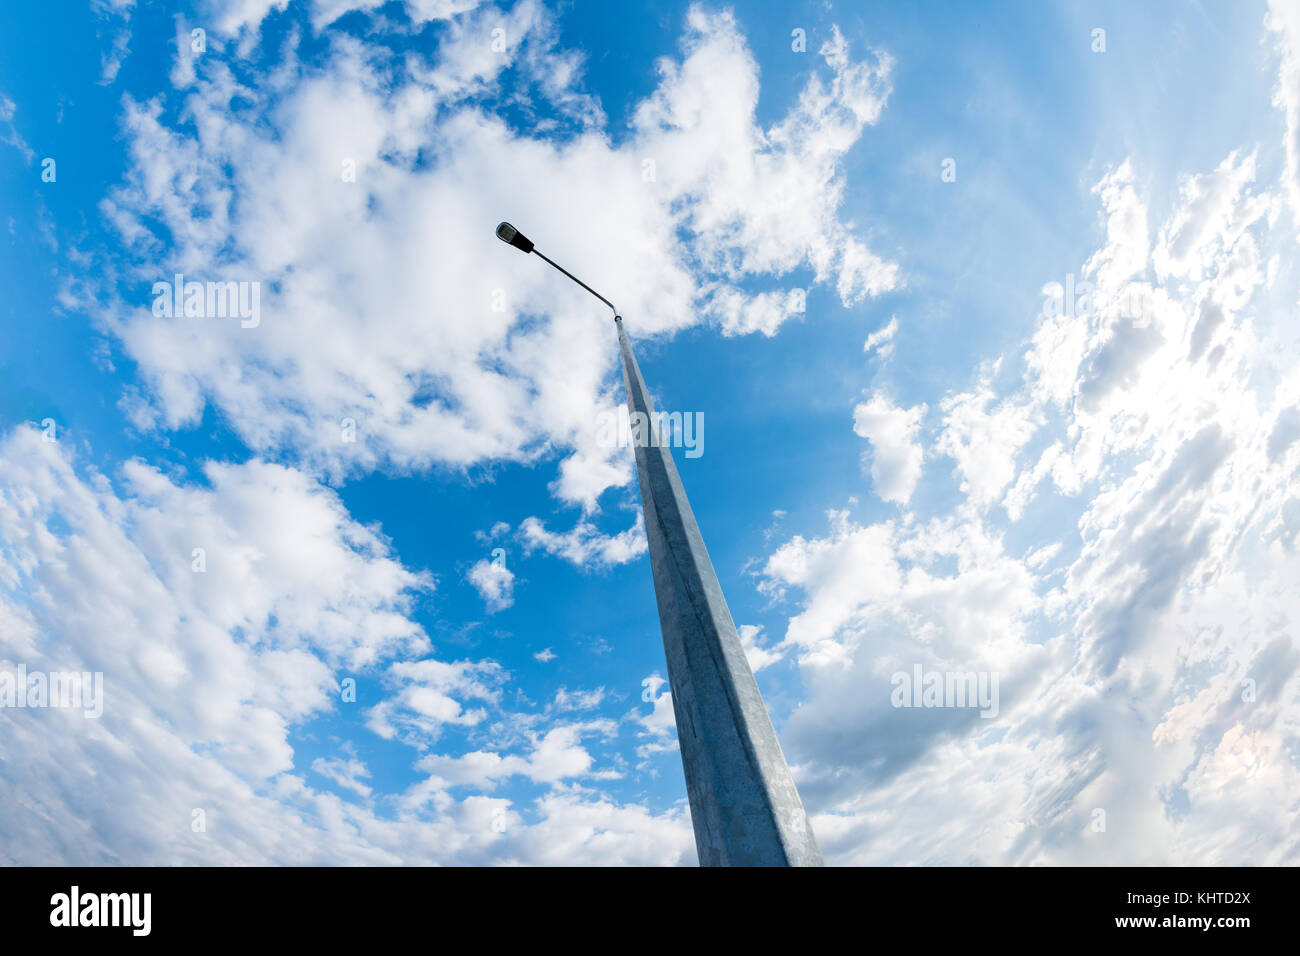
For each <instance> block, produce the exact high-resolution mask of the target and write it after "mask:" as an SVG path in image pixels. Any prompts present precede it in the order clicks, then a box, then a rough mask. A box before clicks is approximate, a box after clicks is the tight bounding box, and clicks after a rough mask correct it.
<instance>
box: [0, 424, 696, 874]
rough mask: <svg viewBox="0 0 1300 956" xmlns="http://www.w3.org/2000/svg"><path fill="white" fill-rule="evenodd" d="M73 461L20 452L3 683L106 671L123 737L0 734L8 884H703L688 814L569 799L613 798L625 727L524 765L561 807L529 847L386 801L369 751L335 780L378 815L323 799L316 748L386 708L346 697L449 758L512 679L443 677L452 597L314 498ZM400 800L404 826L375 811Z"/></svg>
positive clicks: (473, 823)
mask: <svg viewBox="0 0 1300 956" xmlns="http://www.w3.org/2000/svg"><path fill="white" fill-rule="evenodd" d="M66 449H67V446H66V440H61V441H60V442H58V443H48V442H44V441H42V440H41V433H39V432H38V431H36V430H35V429H31V428H19V429H17V430H15V431H14V432H12V433H10V434H8V435H7V436H5V437H4V438H3V439H0V540H3V541H4V542H5V544H4V547H3V548H2V549H0V622H2V623H3V626H2V627H0V667H3V668H5V669H6V670H14V669H16V668H17V667H18V666H19V665H20V664H21V665H25V666H26V667H27V668H28V669H29V671H44V672H53V671H62V670H76V671H84V670H89V671H101V672H102V673H103V674H104V701H103V713H102V716H101V717H100V718H98V719H95V720H91V719H87V718H85V717H83V716H82V715H81V713H80V712H79V711H72V710H67V709H40V710H38V709H32V708H16V707H5V708H0V725H3V726H0V761H3V762H4V764H5V766H6V768H7V769H6V773H5V774H4V775H3V778H2V779H0V807H3V811H0V847H3V850H0V860H2V861H3V862H4V863H6V864H9V865H30V864H34V863H45V864H48V863H51V862H61V863H68V864H81V865H110V864H123V863H127V864H143V865H175V864H208V865H234V864H298V865H321V864H334V865H338V864H345V863H346V864H352V865H358V864H371V865H393V864H400V863H424V864H428V863H444V864H446V863H453V864H465V865H474V864H484V863H548V862H549V863H553V862H556V861H557V857H556V856H555V854H556V853H557V852H560V851H561V848H562V850H563V852H564V853H567V854H570V856H569V857H568V858H567V860H565V861H564V862H568V863H575V862H583V863H605V864H633V865H664V864H674V863H684V862H691V861H693V859H694V851H693V843H692V839H691V831H690V824H689V820H688V818H687V817H686V815H685V813H684V812H683V811H682V810H681V809H680V808H675V809H673V810H671V811H669V812H667V813H662V814H654V813H652V812H651V811H650V810H648V809H647V808H646V807H644V806H641V805H638V804H619V803H617V802H615V801H613V800H611V799H609V798H608V797H604V796H598V795H592V794H590V793H583V792H570V791H566V790H564V789H563V788H562V781H564V780H566V779H571V778H574V777H585V778H588V779H592V780H599V779H604V778H605V777H607V776H608V775H609V774H610V773H611V772H612V771H611V770H609V769H603V768H601V767H596V766H594V765H593V759H592V758H591V756H590V754H588V753H587V751H586V750H585V748H583V747H582V746H581V745H580V743H579V740H580V739H581V738H582V737H584V736H595V737H597V738H601V739H604V738H607V737H608V735H609V734H610V733H612V732H613V731H614V729H615V728H616V725H614V724H613V722H612V721H606V720H601V719H593V720H591V721H587V722H585V723H583V724H579V725H564V724H562V725H558V726H554V727H543V728H539V729H538V730H536V731H535V732H534V733H533V744H532V746H531V747H530V750H529V752H528V753H527V754H526V755H525V756H524V757H523V758H517V757H515V755H512V754H506V755H505V756H504V758H503V759H505V760H506V761H507V767H510V766H512V765H513V761H515V760H517V759H522V761H523V762H522V763H521V764H520V765H519V766H520V767H521V769H520V772H521V773H524V774H525V775H527V776H528V777H529V778H530V779H534V780H537V781H541V782H550V783H553V784H555V787H553V789H552V790H551V791H550V792H548V793H547V794H545V795H544V796H542V797H540V798H539V799H538V800H537V801H536V802H535V803H534V804H533V805H532V812H531V813H530V814H529V821H528V822H525V821H524V820H523V818H522V817H521V816H520V814H519V813H518V812H516V811H514V810H513V809H512V804H511V802H510V801H509V800H503V799H499V798H492V797H488V796H484V795H482V794H467V795H465V796H464V797H463V798H460V799H456V798H453V797H451V796H450V795H448V794H447V793H446V792H445V789H446V788H445V786H441V785H430V783H429V781H424V782H422V783H417V784H415V785H414V786H412V787H411V788H410V789H409V790H407V791H405V792H402V793H400V794H396V795H391V794H383V793H380V792H378V790H377V787H376V784H375V783H374V782H373V780H372V779H371V777H370V774H369V770H368V767H367V766H366V762H365V760H364V759H363V757H362V756H361V755H360V752H361V748H362V747H364V745H365V744H364V738H362V739H360V740H353V741H348V742H345V743H344V745H343V751H344V753H343V754H341V755H337V756H328V757H319V758H317V759H315V760H313V761H312V763H311V770H312V771H313V772H314V773H315V774H317V775H319V776H320V778H321V779H322V780H324V781H326V782H328V783H330V784H331V785H333V786H336V787H338V788H340V789H342V790H345V791H348V792H351V793H354V794H356V795H357V796H359V797H361V798H362V800H363V801H365V803H364V804H358V803H356V802H355V801H351V800H345V799H342V798H341V797H340V796H339V795H338V794H337V793H334V792H330V791H328V790H316V789H313V788H311V787H309V786H308V784H307V782H306V776H307V775H306V773H305V769H304V768H302V767H300V766H299V765H298V764H297V763H296V760H295V757H296V755H295V752H294V747H293V745H292V744H291V734H292V733H293V732H294V731H295V730H296V729H297V728H299V727H300V726H302V725H303V724H304V722H306V721H308V720H310V719H311V718H312V717H314V716H317V715H321V714H325V713H327V712H329V711H330V710H332V709H334V708H339V707H348V706H369V704H368V701H367V699H366V698H364V697H363V698H361V700H360V701H359V703H358V704H348V703H344V702H343V701H344V700H346V698H345V697H343V695H341V694H340V692H339V691H340V685H341V682H342V680H343V679H344V678H345V677H352V676H354V675H357V674H358V673H360V674H362V675H363V676H364V674H365V673H367V672H369V673H370V674H371V675H372V676H374V675H375V674H376V673H377V672H378V673H379V674H380V675H381V676H382V680H383V683H384V684H385V685H386V686H387V688H388V691H389V693H388V696H387V697H385V698H384V699H382V700H381V701H380V703H378V704H376V705H375V706H373V707H370V709H369V711H368V714H369V717H370V721H371V724H372V726H373V727H374V729H376V730H377V731H379V732H380V733H381V735H384V736H390V737H400V738H401V739H402V740H404V741H406V742H408V743H410V744H412V745H413V746H415V747H416V748H418V749H427V748H428V747H429V746H430V745H431V744H432V743H433V742H434V740H435V739H436V737H437V735H438V734H439V733H440V732H441V730H442V729H443V728H444V727H445V726H447V725H448V724H454V725H458V726H461V727H473V726H474V725H475V722H476V720H477V718H478V716H479V713H478V712H481V711H483V710H484V709H485V708H489V707H494V706H495V704H496V702H497V701H498V700H499V698H500V684H501V682H502V681H503V680H504V679H505V675H504V674H503V672H502V671H501V669H500V667H499V665H497V664H496V663H495V662H492V661H476V662H468V661H459V662H450V663H449V662H444V661H440V660H437V659H434V658H431V657H427V656H423V657H422V656H421V655H426V654H427V652H428V650H429V648H428V642H427V638H426V637H425V635H424V634H423V632H422V631H421V629H420V628H419V627H418V625H416V624H415V623H414V622H413V621H412V620H411V619H410V617H409V607H410V603H411V601H412V599H413V597H414V596H415V595H417V594H418V593H420V592H421V591H425V590H427V589H428V588H429V587H431V585H432V582H431V580H430V579H428V578H427V577H425V576H422V575H419V574H415V573H412V572H410V571H408V570H406V569H405V568H403V567H402V566H401V565H400V564H399V563H398V562H396V561H395V560H394V559H393V558H392V557H391V555H390V554H389V551H388V546H387V544H386V542H385V541H384V539H383V538H382V537H381V536H380V535H379V534H378V532H377V531H375V530H373V529H369V528H365V527H362V526H361V525H358V524H356V523H355V522H353V521H351V519H349V518H348V517H347V515H346V513H345V511H344V510H343V507H342V505H341V503H340V502H339V500H338V498H337V496H336V495H335V494H334V493H333V492H331V491H329V490H328V489H326V488H324V487H322V486H320V485H318V484H317V483H315V482H314V481H312V480H310V479H308V478H306V477H305V476H303V475H301V474H300V473H298V472H295V471H293V470H291V469H287V468H284V467H282V466H279V465H269V464H266V463H262V462H258V461H251V462H249V463H247V464H245V465H210V466H208V468H207V470H206V474H205V481H204V483H203V484H185V483H178V481H177V479H174V478H171V477H168V476H167V475H164V474H163V473H161V472H159V471H157V470H155V469H152V468H149V467H146V466H144V465H142V464H140V463H136V462H133V463H130V464H128V465H127V466H125V467H124V468H123V469H122V471H121V475H120V476H119V477H117V478H116V479H115V481H116V486H115V482H114V481H110V479H109V477H107V476H104V475H101V474H99V473H97V472H95V471H93V470H88V469H87V470H84V473H79V472H78V469H77V468H75V467H74V465H73V463H72V462H71V461H70V460H69V458H68V457H67V450H66ZM196 547H203V548H204V549H205V550H204V553H203V555H202V557H203V559H204V561H203V563H198V558H197V557H196V556H195V555H194V553H193V549H194V548H196ZM204 566H205V568H206V570H202V571H199V570H195V568H196V567H204ZM395 657H396V658H399V659H397V660H393V661H392V662H391V663H388V661H389V660H390V659H392V658H395ZM402 658H405V659H402ZM385 665H386V666H385ZM381 667H382V668H384V669H383V670H382V671H379V670H378V669H379V668H381ZM586 700H587V701H588V702H590V701H591V698H590V696H588V697H586ZM467 702H474V703H475V704H477V705H478V706H477V707H469V706H467ZM88 776H89V777H93V778H94V780H95V786H94V787H90V788H88V787H86V786H85V781H86V779H87V778H88ZM499 776H500V774H497V776H496V777H492V776H491V775H489V781H488V782H489V783H491V781H492V780H494V779H497V778H498V777H499ZM394 796H396V797H397V800H396V805H397V811H396V813H395V814H394V813H393V812H385V813H384V814H383V815H376V812H375V811H374V810H373V809H372V808H371V807H370V802H371V801H375V802H379V801H381V800H384V801H386V802H388V803H392V802H393V801H392V798H393V797H394ZM196 810H199V811H202V813H203V817H202V819H203V820H204V823H205V827H204V828H203V829H202V830H201V831H200V830H196V829H195V828H193V826H192V824H193V822H194V821H195V819H196V817H195V811H196ZM390 811H391V808H390ZM502 820H504V821H506V822H507V824H508V825H507V827H506V828H505V830H504V831H502V828H501V826H500V821H502ZM87 834H93V836H90V837H88V836H87Z"/></svg>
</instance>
